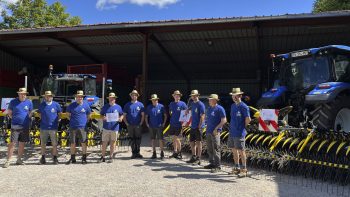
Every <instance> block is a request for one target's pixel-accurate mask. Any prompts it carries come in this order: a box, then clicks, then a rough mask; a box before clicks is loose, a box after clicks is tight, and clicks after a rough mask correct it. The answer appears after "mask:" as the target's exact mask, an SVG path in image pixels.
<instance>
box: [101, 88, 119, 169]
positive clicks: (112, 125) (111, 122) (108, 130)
mask: <svg viewBox="0 0 350 197" xmlns="http://www.w3.org/2000/svg"><path fill="white" fill-rule="evenodd" d="M107 98H108V101H109V103H107V104H105V105H104V106H103V107H102V109H101V115H102V116H103V131H102V157H101V159H100V162H105V161H106V160H105V155H106V148H107V145H108V142H109V147H110V151H109V162H110V163H112V162H113V153H114V147H115V143H116V141H117V134H118V131H119V125H120V122H122V121H123V110H122V108H121V106H120V105H118V104H116V98H118V97H117V96H116V95H115V93H113V92H111V93H109V96H108V97H107Z"/></svg>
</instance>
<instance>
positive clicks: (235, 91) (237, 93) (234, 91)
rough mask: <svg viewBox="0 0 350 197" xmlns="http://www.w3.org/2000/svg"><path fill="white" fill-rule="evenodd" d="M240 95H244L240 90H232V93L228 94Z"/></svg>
mask: <svg viewBox="0 0 350 197" xmlns="http://www.w3.org/2000/svg"><path fill="white" fill-rule="evenodd" d="M240 94H244V92H242V91H241V88H232V92H231V93H230V95H233V96H235V95H240Z"/></svg>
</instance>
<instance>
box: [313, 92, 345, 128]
mask: <svg viewBox="0 0 350 197" xmlns="http://www.w3.org/2000/svg"><path fill="white" fill-rule="evenodd" d="M349 101H350V96H347V95H339V96H337V97H336V98H335V99H334V100H333V101H332V102H330V103H325V104H317V105H316V106H315V109H314V110H313V111H312V112H311V115H312V122H313V124H314V126H316V128H317V129H319V130H322V131H329V130H334V129H335V128H334V127H335V125H334V124H335V118H336V116H337V114H338V112H339V111H340V110H341V109H344V108H348V109H350V102H349Z"/></svg>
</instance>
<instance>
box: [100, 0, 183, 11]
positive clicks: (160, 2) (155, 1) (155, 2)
mask: <svg viewBox="0 0 350 197" xmlns="http://www.w3.org/2000/svg"><path fill="white" fill-rule="evenodd" d="M179 1H180V0H97V3H96V8H97V9H99V10H105V9H113V8H116V7H117V5H119V4H123V3H131V4H136V5H139V6H143V5H151V6H156V7H158V8H164V7H166V6H167V5H171V4H175V3H177V2H179Z"/></svg>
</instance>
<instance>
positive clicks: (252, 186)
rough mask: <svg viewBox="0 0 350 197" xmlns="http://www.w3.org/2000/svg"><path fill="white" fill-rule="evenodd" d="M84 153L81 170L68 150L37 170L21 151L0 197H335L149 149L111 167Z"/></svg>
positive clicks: (5, 173)
mask: <svg viewBox="0 0 350 197" xmlns="http://www.w3.org/2000/svg"><path fill="white" fill-rule="evenodd" d="M88 151H89V153H90V154H89V156H88V164H87V165H82V164H80V161H81V160H80V157H78V163H77V164H71V165H65V164H64V162H65V161H67V160H68V159H69V155H67V153H68V149H67V150H62V149H61V150H60V155H59V162H60V164H59V165H52V164H51V162H52V160H51V157H49V156H48V158H47V162H48V164H46V165H38V162H39V159H40V152H39V148H32V147H27V150H26V155H25V163H26V165H24V166H16V165H15V164H14V163H15V161H16V158H15V157H14V158H13V159H12V165H11V166H10V167H9V168H7V169H5V168H0V196H73V195H74V196H233V195H237V196H240V197H244V196H269V197H272V196H298V197H299V196H308V197H312V196H315V197H316V196H317V197H321V196H337V195H335V194H336V193H334V192H333V193H330V192H326V190H325V189H323V190H322V188H325V186H321V188H313V187H305V186H302V185H300V184H296V181H293V180H291V181H289V180H288V181H286V179H285V178H284V179H281V178H278V177H276V176H275V175H270V174H269V173H267V172H263V171H257V170H251V171H250V177H247V178H238V177H236V176H231V175H228V174H227V172H228V171H229V170H230V168H229V166H226V167H224V168H223V171H222V172H220V173H216V174H213V173H210V172H209V171H208V170H205V169H203V166H198V165H197V166H193V165H189V164H186V163H185V161H184V160H187V158H186V159H184V160H175V159H168V158H166V159H164V160H159V159H157V160H151V159H149V157H151V154H152V152H151V148H150V147H143V148H142V154H143V155H144V157H145V158H144V159H133V160H131V159H130V155H131V153H130V151H129V150H128V149H127V148H126V147H123V148H119V149H118V153H117V154H116V159H115V160H114V162H113V163H98V162H97V161H98V158H99V157H100V153H99V148H98V147H93V148H92V147H90V148H89V149H88ZM169 155H170V152H166V156H167V157H168V156H169ZM5 156H6V147H0V165H1V166H2V165H3V163H4V161H5ZM204 164H205V162H204ZM202 165H203V164H202ZM299 182H300V180H299ZM338 194H339V193H338ZM342 195H343V196H348V195H349V196H350V194H349V193H342Z"/></svg>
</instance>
